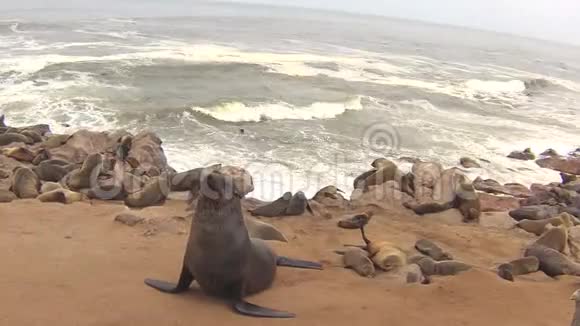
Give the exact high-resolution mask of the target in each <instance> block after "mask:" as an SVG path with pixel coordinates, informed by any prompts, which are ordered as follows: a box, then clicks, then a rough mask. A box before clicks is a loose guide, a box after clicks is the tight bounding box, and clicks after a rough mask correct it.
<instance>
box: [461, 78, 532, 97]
mask: <svg viewBox="0 0 580 326" xmlns="http://www.w3.org/2000/svg"><path fill="white" fill-rule="evenodd" d="M465 86H466V87H467V88H469V89H471V90H473V91H475V92H478V93H486V94H518V93H522V92H523V91H525V90H526V85H525V84H524V82H523V81H521V80H509V81H498V80H479V79H470V80H468V81H467V82H465Z"/></svg>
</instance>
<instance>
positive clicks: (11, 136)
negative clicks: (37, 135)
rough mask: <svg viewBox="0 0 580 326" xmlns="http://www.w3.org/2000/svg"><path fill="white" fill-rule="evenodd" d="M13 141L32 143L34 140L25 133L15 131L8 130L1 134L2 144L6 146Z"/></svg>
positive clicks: (0, 144)
mask: <svg viewBox="0 0 580 326" xmlns="http://www.w3.org/2000/svg"><path fill="white" fill-rule="evenodd" d="M12 143H25V144H32V140H30V138H28V137H26V136H24V135H21V134H18V133H15V132H7V133H5V134H1V135H0V146H6V145H10V144H12Z"/></svg>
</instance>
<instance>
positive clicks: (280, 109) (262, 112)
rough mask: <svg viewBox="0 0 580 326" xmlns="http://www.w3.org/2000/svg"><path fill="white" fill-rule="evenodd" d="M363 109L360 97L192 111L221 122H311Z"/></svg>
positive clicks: (225, 104)
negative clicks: (342, 100)
mask: <svg viewBox="0 0 580 326" xmlns="http://www.w3.org/2000/svg"><path fill="white" fill-rule="evenodd" d="M362 109H363V106H362V103H361V97H360V96H358V97H356V98H354V99H351V100H349V101H347V102H336V103H331V102H316V103H313V104H311V105H308V106H302V107H295V106H292V105H290V104H288V103H284V102H275V103H263V104H256V105H250V106H248V105H246V104H244V103H240V102H229V103H223V104H220V105H217V106H214V107H210V108H200V107H193V108H192V110H194V111H196V112H200V113H203V114H207V115H209V116H212V117H214V118H216V119H218V120H222V121H230V122H237V121H261V120H313V119H331V118H334V117H336V116H338V115H340V114H343V113H344V112H346V111H347V110H355V111H360V110H362Z"/></svg>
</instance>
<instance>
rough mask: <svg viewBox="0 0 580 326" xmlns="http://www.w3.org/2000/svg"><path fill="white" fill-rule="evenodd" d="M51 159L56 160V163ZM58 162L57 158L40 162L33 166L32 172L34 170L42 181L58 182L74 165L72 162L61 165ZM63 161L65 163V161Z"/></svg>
mask: <svg viewBox="0 0 580 326" xmlns="http://www.w3.org/2000/svg"><path fill="white" fill-rule="evenodd" d="M53 161H56V163H55V162H53ZM59 162H60V161H59V160H47V161H43V162H40V164H38V166H36V167H35V168H34V172H36V174H37V175H38V177H39V178H40V180H42V181H49V182H59V181H60V180H62V179H63V178H64V177H65V176H66V175H67V174H68V173H70V172H71V171H72V170H73V169H74V168H75V165H73V164H70V165H63V164H60V163H59ZM64 163H65V164H66V162H64Z"/></svg>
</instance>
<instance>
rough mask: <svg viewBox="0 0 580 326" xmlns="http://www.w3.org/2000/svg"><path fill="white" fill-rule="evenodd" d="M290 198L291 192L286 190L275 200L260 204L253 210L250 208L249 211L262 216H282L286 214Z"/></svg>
mask: <svg viewBox="0 0 580 326" xmlns="http://www.w3.org/2000/svg"><path fill="white" fill-rule="evenodd" d="M291 200H292V193H291V192H286V193H285V194H284V195H282V197H280V198H278V199H276V200H275V201H273V202H271V203H269V204H266V205H264V206H260V207H258V208H256V209H254V210H251V211H250V213H252V215H254V216H264V217H277V216H283V215H284V214H286V209H287V208H288V205H290V201H291Z"/></svg>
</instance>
